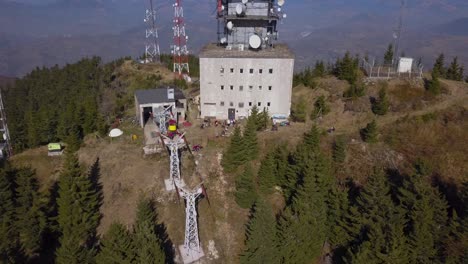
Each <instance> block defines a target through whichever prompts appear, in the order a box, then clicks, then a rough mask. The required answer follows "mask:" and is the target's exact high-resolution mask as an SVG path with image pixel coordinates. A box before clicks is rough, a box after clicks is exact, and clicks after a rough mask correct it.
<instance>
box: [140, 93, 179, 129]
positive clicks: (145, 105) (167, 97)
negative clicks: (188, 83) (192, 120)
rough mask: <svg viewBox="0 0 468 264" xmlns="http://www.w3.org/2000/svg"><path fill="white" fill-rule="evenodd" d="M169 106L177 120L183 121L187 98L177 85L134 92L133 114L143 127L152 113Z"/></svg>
mask: <svg viewBox="0 0 468 264" xmlns="http://www.w3.org/2000/svg"><path fill="white" fill-rule="evenodd" d="M168 107H170V109H171V112H172V114H173V115H174V118H176V119H177V122H178V123H180V122H184V121H185V115H186V113H187V99H186V98H185V95H184V93H183V92H182V90H180V89H179V88H177V87H174V86H165V87H160V88H157V89H149V90H137V91H136V92H135V111H136V112H135V114H136V117H137V119H138V121H139V122H140V126H141V127H144V126H145V124H146V122H147V121H148V119H149V118H150V117H151V116H153V113H157V112H158V111H161V109H166V108H168Z"/></svg>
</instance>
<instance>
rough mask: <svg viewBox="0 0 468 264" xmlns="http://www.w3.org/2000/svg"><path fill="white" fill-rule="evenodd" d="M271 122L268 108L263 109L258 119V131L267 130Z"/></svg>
mask: <svg viewBox="0 0 468 264" xmlns="http://www.w3.org/2000/svg"><path fill="white" fill-rule="evenodd" d="M269 121H270V115H269V114H268V110H267V109H266V107H264V108H263V111H262V112H261V113H259V114H258V117H257V122H258V125H257V131H262V130H265V129H266V128H267V127H268V124H269Z"/></svg>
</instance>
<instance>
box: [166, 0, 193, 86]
mask: <svg viewBox="0 0 468 264" xmlns="http://www.w3.org/2000/svg"><path fill="white" fill-rule="evenodd" d="M172 29H173V30H174V44H173V45H172V51H171V53H172V56H173V62H174V73H176V74H178V76H179V77H182V73H183V72H184V71H185V72H187V73H189V72H190V69H189V64H188V55H189V52H188V49H187V40H188V37H187V35H186V34H185V22H184V9H183V7H182V0H176V1H175V4H174V27H173V28H172Z"/></svg>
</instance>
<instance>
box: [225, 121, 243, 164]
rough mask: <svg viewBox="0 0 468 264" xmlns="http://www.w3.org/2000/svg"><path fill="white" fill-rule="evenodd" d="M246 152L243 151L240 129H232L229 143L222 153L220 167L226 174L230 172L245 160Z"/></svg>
mask: <svg viewBox="0 0 468 264" xmlns="http://www.w3.org/2000/svg"><path fill="white" fill-rule="evenodd" d="M246 155H247V151H246V150H245V144H244V140H243V138H242V135H241V130H240V127H238V126H237V127H235V128H234V133H233V135H232V137H231V142H230V144H229V146H228V148H227V150H226V151H225V152H224V155H223V160H222V161H221V165H222V166H223V168H224V170H225V171H227V172H232V171H234V170H236V169H237V167H238V166H240V165H242V164H243V163H244V162H245V161H246V160H247V156H246Z"/></svg>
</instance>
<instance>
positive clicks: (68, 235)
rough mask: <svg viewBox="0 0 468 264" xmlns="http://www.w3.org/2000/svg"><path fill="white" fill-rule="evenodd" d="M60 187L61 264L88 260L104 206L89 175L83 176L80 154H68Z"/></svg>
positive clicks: (58, 252)
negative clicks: (101, 207) (73, 258)
mask: <svg viewBox="0 0 468 264" xmlns="http://www.w3.org/2000/svg"><path fill="white" fill-rule="evenodd" d="M58 185H59V191H58V195H59V197H58V199H57V205H58V217H57V222H58V224H59V228H60V232H61V235H62V236H61V237H60V244H61V247H60V248H59V250H58V251H57V262H58V263H65V262H66V261H68V257H69V256H82V257H85V256H86V257H88V256H89V254H92V250H91V248H90V247H89V244H90V242H92V240H93V239H94V237H95V235H96V228H97V226H98V224H99V219H100V213H99V206H100V202H99V192H98V190H96V187H95V185H94V184H93V183H92V181H91V180H90V178H89V177H88V175H83V174H82V171H81V167H80V165H79V162H78V158H77V157H76V154H73V153H69V154H67V156H66V161H65V170H64V171H63V173H62V174H61V176H60V179H59V184H58ZM67 250H72V251H71V252H67ZM76 261H78V262H79V261H85V260H83V259H77V260H76Z"/></svg>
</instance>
